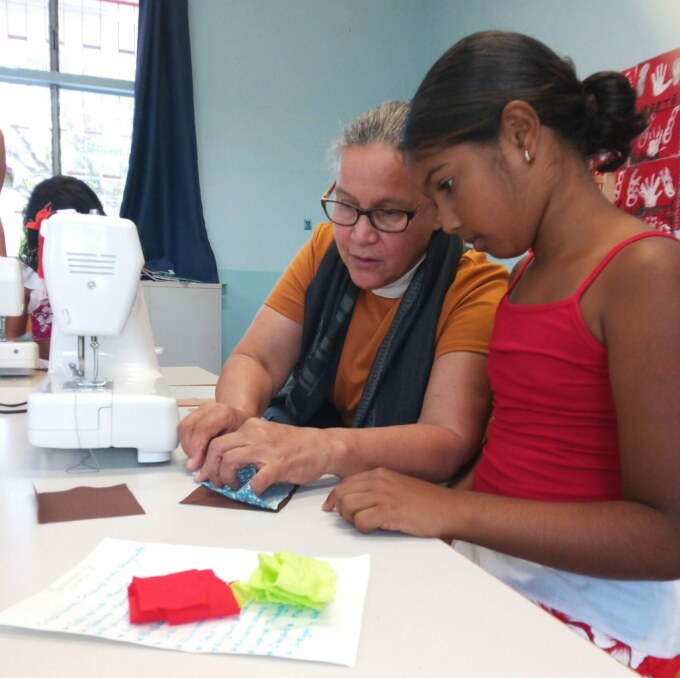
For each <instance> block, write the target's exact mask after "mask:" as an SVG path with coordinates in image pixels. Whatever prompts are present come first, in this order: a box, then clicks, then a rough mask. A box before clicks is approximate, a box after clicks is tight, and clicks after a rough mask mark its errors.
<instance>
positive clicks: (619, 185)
mask: <svg viewBox="0 0 680 678" xmlns="http://www.w3.org/2000/svg"><path fill="white" fill-rule="evenodd" d="M624 176H625V175H624V173H623V172H617V174H616V183H615V184H614V202H615V203H618V202H619V198H620V197H621V188H623V178H624Z"/></svg>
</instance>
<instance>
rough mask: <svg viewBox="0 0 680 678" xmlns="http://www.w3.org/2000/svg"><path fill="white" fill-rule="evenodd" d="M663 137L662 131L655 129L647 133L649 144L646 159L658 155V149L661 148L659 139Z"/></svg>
mask: <svg viewBox="0 0 680 678" xmlns="http://www.w3.org/2000/svg"><path fill="white" fill-rule="evenodd" d="M662 136H663V130H662V129H661V128H659V127H656V128H655V129H653V130H650V132H649V137H650V139H649V142H648V144H647V157H648V158H654V157H656V156H657V155H659V148H660V147H661V137H662Z"/></svg>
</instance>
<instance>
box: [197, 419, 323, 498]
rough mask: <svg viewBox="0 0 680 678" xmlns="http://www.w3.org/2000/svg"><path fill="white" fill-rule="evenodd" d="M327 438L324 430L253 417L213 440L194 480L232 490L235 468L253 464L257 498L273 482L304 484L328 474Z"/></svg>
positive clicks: (234, 482)
mask: <svg viewBox="0 0 680 678" xmlns="http://www.w3.org/2000/svg"><path fill="white" fill-rule="evenodd" d="M331 445H332V444H331V438H330V435H329V434H328V433H327V432H326V430H324V429H317V428H298V427H296V426H287V425H285V424H278V423H276V422H272V421H265V420H264V419H259V418H256V417H253V418H251V419H248V420H247V421H246V422H245V423H244V424H243V425H242V426H241V427H240V428H239V429H238V430H237V431H235V432H233V433H227V434H226V435H222V436H219V437H217V438H214V439H213V441H212V442H211V443H210V445H209V448H208V454H207V456H206V458H205V462H204V464H203V468H201V470H200V471H199V473H198V474H197V475H196V480H197V481H198V482H201V481H203V480H210V482H212V484H213V485H216V486H217V487H221V486H222V485H228V486H229V487H231V488H233V489H236V488H238V486H239V482H240V481H239V479H238V477H237V476H236V471H238V469H240V468H242V467H244V466H247V465H248V464H253V465H254V466H255V468H256V469H257V473H256V474H255V475H254V476H253V478H252V480H251V481H250V487H251V489H252V490H253V492H254V493H255V494H257V495H259V494H261V493H262V492H264V491H265V490H266V489H267V488H268V487H269V486H270V485H273V484H274V483H277V482H286V483H293V484H296V485H299V484H304V483H308V482H310V481H312V480H316V479H317V478H319V477H321V476H322V475H324V473H327V472H328V469H329V467H330V458H331Z"/></svg>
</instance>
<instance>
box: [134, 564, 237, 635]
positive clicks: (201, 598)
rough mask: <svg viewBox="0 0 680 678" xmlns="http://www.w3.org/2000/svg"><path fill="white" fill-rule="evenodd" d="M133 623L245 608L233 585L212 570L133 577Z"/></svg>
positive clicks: (222, 614)
mask: <svg viewBox="0 0 680 678" xmlns="http://www.w3.org/2000/svg"><path fill="white" fill-rule="evenodd" d="M128 602H129V605H130V623H131V624H148V623H150V622H156V621H167V622H168V623H169V624H171V625H175V624H188V623H191V622H197V621H201V620H203V619H215V618H217V617H231V616H234V615H238V614H239V613H240V612H241V608H240V607H239V604H238V603H237V602H236V598H235V597H234V594H233V592H232V590H231V587H230V586H229V585H228V584H227V583H225V582H223V581H222V580H221V579H218V578H217V577H216V576H215V573H214V572H213V571H212V570H186V571H184V572H175V573H173V574H167V575H162V576H159V577H133V578H132V583H131V584H130V586H129V587H128Z"/></svg>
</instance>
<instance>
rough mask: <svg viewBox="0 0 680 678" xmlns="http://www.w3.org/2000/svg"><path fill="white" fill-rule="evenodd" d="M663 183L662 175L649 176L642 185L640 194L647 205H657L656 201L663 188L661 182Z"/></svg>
mask: <svg viewBox="0 0 680 678" xmlns="http://www.w3.org/2000/svg"><path fill="white" fill-rule="evenodd" d="M660 183H661V178H660V177H655V176H654V175H652V176H651V177H647V178H646V179H645V180H644V181H643V182H642V185H641V186H640V195H641V196H642V199H643V200H644V201H645V207H656V202H657V200H658V199H659V196H660V195H661V189H660V188H659V184H660Z"/></svg>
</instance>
